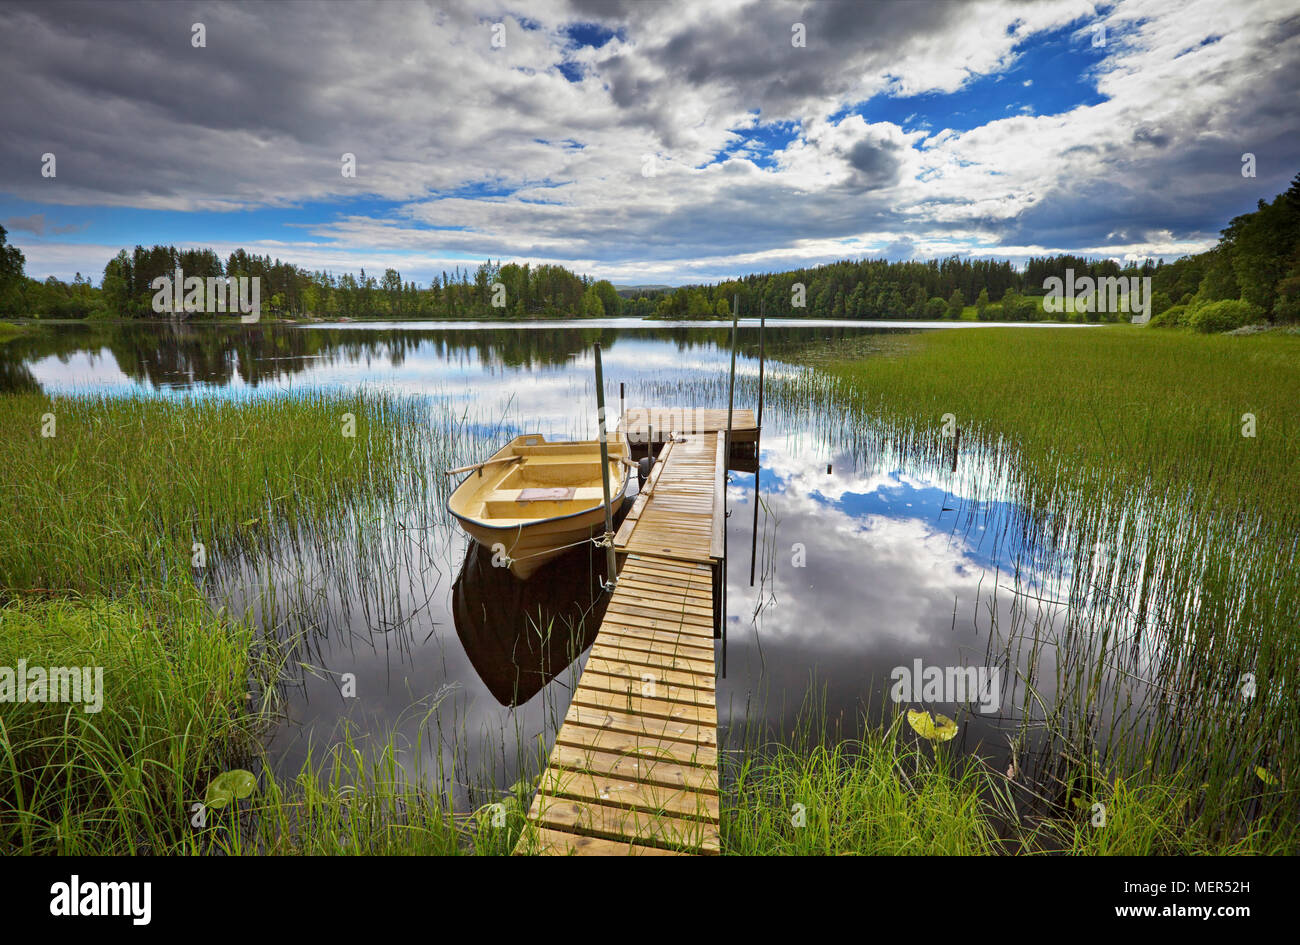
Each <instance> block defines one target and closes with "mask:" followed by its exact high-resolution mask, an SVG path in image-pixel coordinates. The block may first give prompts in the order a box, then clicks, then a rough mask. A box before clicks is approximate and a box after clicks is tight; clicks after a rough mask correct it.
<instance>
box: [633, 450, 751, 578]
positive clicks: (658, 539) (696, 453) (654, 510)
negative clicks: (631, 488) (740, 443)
mask: <svg viewBox="0 0 1300 945" xmlns="http://www.w3.org/2000/svg"><path fill="white" fill-rule="evenodd" d="M725 449H726V443H725V439H724V437H723V436H722V434H720V433H697V434H690V435H687V436H685V437H679V438H678V441H670V442H668V443H665V444H664V447H663V450H662V451H661V452H660V454H659V461H658V462H657V463H655V467H654V470H653V471H651V473H650V478H649V479H647V480H646V484H645V488H644V489H642V490H641V494H640V495H638V496H637V497H636V501H635V502H634V503H632V510H631V511H630V512H628V513H627V518H625V519H624V520H623V524H622V526H621V527H620V528H619V530H618V534H617V535H616V536H615V537H614V548H615V550H617V551H620V552H626V553H628V554H642V555H651V556H654V557H657V558H673V559H675V560H679V561H699V562H705V563H709V562H717V561H721V560H722V557H723V554H722V527H723V523H724V522H725V521H726V514H725V511H724V510H723V501H724V499H725V496H724V494H723V491H722V490H723V489H725V488H726V477H727V462H726V456H724V455H723V453H724V451H725Z"/></svg>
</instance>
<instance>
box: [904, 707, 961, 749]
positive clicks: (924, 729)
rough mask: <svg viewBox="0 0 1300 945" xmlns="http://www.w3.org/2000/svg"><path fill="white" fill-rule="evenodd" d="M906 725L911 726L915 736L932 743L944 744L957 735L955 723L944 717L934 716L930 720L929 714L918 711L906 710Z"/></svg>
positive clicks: (937, 714)
mask: <svg viewBox="0 0 1300 945" xmlns="http://www.w3.org/2000/svg"><path fill="white" fill-rule="evenodd" d="M907 724H908V725H910V726H912V728H913V729H914V730H915V731H916V734H918V735H920V736H921V737H922V738H928V739H929V740H930V741H932V742H946V741H948V740H949V739H950V738H952V737H953V736H954V735H956V734H957V723H956V722H954V721H953V720H952V719H950V718H948V716H946V715H940V714H939V713H937V712H936V713H935V714H934V718H930V713H929V712H925V711H922V710H920V709H908V710H907Z"/></svg>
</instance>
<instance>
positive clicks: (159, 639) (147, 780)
mask: <svg viewBox="0 0 1300 945" xmlns="http://www.w3.org/2000/svg"><path fill="white" fill-rule="evenodd" d="M250 641H251V633H250V632H249V630H248V629H247V628H246V627H243V626H241V625H240V624H238V623H235V622H231V621H228V620H225V619H223V616H222V615H219V614H214V613H212V612H211V611H210V610H209V608H208V605H207V603H206V601H203V600H202V599H200V598H198V597H197V596H193V595H191V596H189V597H183V596H179V595H175V594H171V593H167V592H162V591H153V592H148V593H133V594H130V595H127V596H123V597H119V598H117V599H108V598H104V597H97V596H96V597H84V598H70V599H63V600H28V601H11V602H9V603H8V604H7V605H5V606H4V607H3V608H2V609H0V666H3V667H10V668H14V667H18V666H19V665H20V661H26V663H27V664H29V665H30V666H32V667H42V668H49V667H101V668H102V670H103V673H102V691H98V697H97V701H98V703H99V705H98V707H97V708H96V707H95V706H94V705H93V704H92V703H91V702H90V701H89V700H88V699H87V698H86V697H87V696H88V693H86V692H85V691H83V693H82V697H83V701H82V702H55V701H24V702H12V703H7V704H6V705H5V706H4V711H3V713H0V852H3V853H16V852H21V853H62V854H71V853H96V854H98V853H151V852H165V851H167V850H169V849H171V848H172V847H173V846H174V845H175V843H176V842H177V841H178V839H179V838H181V837H183V836H184V835H185V833H186V814H185V802H186V801H188V800H193V799H196V798H195V795H196V794H197V793H198V788H197V786H198V785H200V784H203V783H204V782H205V781H206V780H207V779H208V778H210V777H211V776H213V775H215V774H218V773H220V771H221V770H223V768H224V767H226V766H235V765H237V764H238V763H240V762H241V761H242V760H243V759H244V758H245V757H246V756H247V754H248V752H249V751H250V750H251V749H252V748H253V746H254V741H253V735H254V732H253V730H252V729H251V728H250V726H249V725H248V722H247V719H248V718H249V717H250V707H249V705H248V700H247V693H248V680H249V674H250V669H251V667H250V654H249V647H250ZM92 679H93V677H92Z"/></svg>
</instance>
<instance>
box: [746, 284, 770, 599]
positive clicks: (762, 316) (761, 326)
mask: <svg viewBox="0 0 1300 945" xmlns="http://www.w3.org/2000/svg"><path fill="white" fill-rule="evenodd" d="M765 307H766V299H764V300H763V301H762V302H760V303H759V308H758V312H759V315H758V422H757V426H758V433H757V434H756V435H755V439H754V526H753V528H752V529H751V530H750V536H751V537H750V543H749V586H750V587H753V586H754V561H755V559H756V558H757V557H758V477H759V476H760V475H761V474H762V472H763V451H762V449H761V448H760V446H761V443H762V437H763V353H764V352H763V335H764V333H765V332H766V329H767V314H766V312H765Z"/></svg>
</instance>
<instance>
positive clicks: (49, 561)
mask: <svg viewBox="0 0 1300 945" xmlns="http://www.w3.org/2000/svg"><path fill="white" fill-rule="evenodd" d="M408 414H409V408H408V407H406V406H405V405H404V404H403V403H402V402H398V401H393V400H389V399H386V398H381V397H375V396H372V395H368V394H357V395H347V396H336V395H322V394H302V395H297V396H294V397H279V398H249V399H230V398H220V397H213V398H199V397H191V398H186V399H181V400H168V399H159V398H151V397H146V396H132V397H97V396H85V397H55V398H49V397H46V396H44V395H41V394H14V395H9V396H5V397H0V507H3V508H4V509H5V515H4V517H3V518H0V597H3V596H4V595H5V594H13V593H40V594H61V593H82V592H93V591H110V592H111V591H115V590H122V589H124V588H126V587H128V586H132V585H139V584H141V583H142V582H143V583H144V584H146V585H153V586H156V585H161V584H163V583H165V582H166V578H167V576H168V575H175V574H179V573H182V572H183V573H185V574H186V575H188V574H189V573H190V565H191V562H193V561H194V560H195V559H194V554H195V551H196V549H195V547H194V546H195V543H200V544H202V545H203V549H202V551H203V556H204V558H206V559H208V560H209V561H211V560H213V559H215V558H218V557H219V556H221V555H223V554H225V553H228V552H232V551H235V550H239V549H243V548H247V547H248V546H249V545H250V544H251V543H254V542H256V541H258V540H260V539H261V538H263V537H265V536H266V535H268V534H270V533H271V532H272V531H273V530H274V528H275V526H278V525H286V524H293V523H294V522H296V521H298V520H299V519H302V518H304V517H306V516H308V515H310V514H312V513H318V512H323V511H324V510H326V509H329V508H337V507H338V505H339V504H340V503H341V502H342V501H343V500H344V499H346V498H348V497H353V498H359V497H363V496H374V495H384V494H391V493H392V492H393V491H394V490H395V489H396V488H397V486H398V484H399V482H401V481H403V475H404V473H403V470H406V469H410V468H413V466H414V464H412V463H409V462H405V460H408V459H409V455H408V453H409V449H410V448H411V443H410V438H409V437H404V436H403V433H404V431H406V430H407V429H408V427H409V424H407V423H406V422H405V420H406V419H408ZM348 415H350V416H351V417H352V418H354V421H355V422H354V426H352V427H351V428H349V426H348V425H347V420H346V417H347V416H348Z"/></svg>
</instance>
